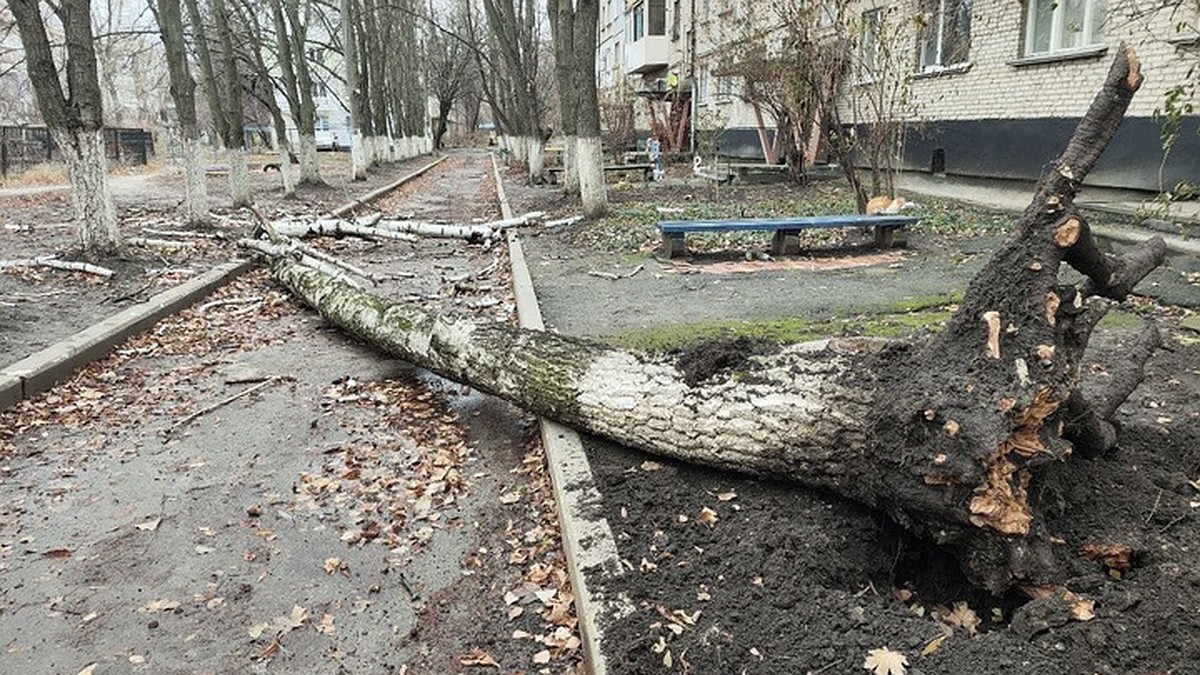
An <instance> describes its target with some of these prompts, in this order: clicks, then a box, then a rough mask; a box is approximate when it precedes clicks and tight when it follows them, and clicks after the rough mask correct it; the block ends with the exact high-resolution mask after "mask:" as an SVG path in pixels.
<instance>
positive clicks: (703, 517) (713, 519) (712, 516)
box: [696, 506, 717, 527]
mask: <svg viewBox="0 0 1200 675" xmlns="http://www.w3.org/2000/svg"><path fill="white" fill-rule="evenodd" d="M696 520H697V521H699V522H701V523H704V524H705V525H707V526H709V527H712V526H713V525H716V524H717V512H716V511H713V510H712V509H710V508H708V507H707V506H706V507H704V508H702V509H700V515H698V516H696Z"/></svg>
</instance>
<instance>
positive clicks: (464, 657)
mask: <svg viewBox="0 0 1200 675" xmlns="http://www.w3.org/2000/svg"><path fill="white" fill-rule="evenodd" d="M458 663H459V665H463V666H476V667H485V668H499V667H500V664H499V663H496V659H494V658H492V655H491V654H489V653H487V652H485V651H483V650H482V649H474V650H471V651H470V652H468V653H466V654H461V655H459V657H458Z"/></svg>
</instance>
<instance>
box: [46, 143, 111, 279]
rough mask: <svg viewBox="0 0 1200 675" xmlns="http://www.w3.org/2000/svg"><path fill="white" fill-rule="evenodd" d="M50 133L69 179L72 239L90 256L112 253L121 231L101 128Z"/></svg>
mask: <svg viewBox="0 0 1200 675" xmlns="http://www.w3.org/2000/svg"><path fill="white" fill-rule="evenodd" d="M53 133H54V142H55V143H57V144H58V148H59V150H60V151H61V152H62V156H63V161H64V162H65V163H66V165H67V176H68V178H69V179H70V181H71V195H72V199H71V203H72V205H73V206H74V207H75V222H76V229H75V234H76V241H78V242H79V246H80V248H82V249H83V250H84V251H85V252H87V253H88V255H90V256H97V255H110V254H113V253H116V252H117V251H118V250H119V249H120V246H121V235H120V233H119V232H118V231H117V211H116V208H115V207H114V205H113V199H112V192H111V191H110V190H109V187H108V160H107V159H106V158H105V155H104V132H102V131H100V130H98V129H97V130H95V131H84V130H76V131H74V132H72V131H66V130H60V129H54V130H53Z"/></svg>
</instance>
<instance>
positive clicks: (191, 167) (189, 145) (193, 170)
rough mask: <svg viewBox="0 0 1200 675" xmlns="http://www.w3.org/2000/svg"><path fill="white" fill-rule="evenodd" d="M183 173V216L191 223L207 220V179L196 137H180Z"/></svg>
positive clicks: (201, 222) (201, 152) (199, 144)
mask: <svg viewBox="0 0 1200 675" xmlns="http://www.w3.org/2000/svg"><path fill="white" fill-rule="evenodd" d="M180 146H181V148H182V150H183V157H182V159H183V174H184V183H183V188H184V200H183V206H184V218H185V220H186V222H188V223H189V224H192V225H201V224H204V223H207V222H208V219H209V216H208V179H207V178H206V177H205V174H204V146H203V145H201V143H200V139H198V138H181V139H180Z"/></svg>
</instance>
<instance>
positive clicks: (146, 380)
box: [0, 153, 579, 674]
mask: <svg viewBox="0 0 1200 675" xmlns="http://www.w3.org/2000/svg"><path fill="white" fill-rule="evenodd" d="M427 161H428V160H427V159H418V160H415V162H411V163H409V164H410V166H409V167H407V168H406V167H393V168H390V169H388V170H387V171H386V172H384V171H381V172H379V174H380V175H377V176H375V178H373V180H372V183H373V184H383V183H385V182H389V181H390V180H392V179H394V178H395V177H397V176H398V175H402V174H404V173H407V172H408V170H411V166H412V165H413V164H418V165H421V164H424V163H426V162H427ZM489 168H490V164H488V163H487V156H486V155H484V154H481V153H464V154H460V155H456V156H453V157H451V158H450V159H448V160H447V161H446V162H445V163H444V164H443V165H441V166H439V167H438V168H437V169H436V170H435V171H434V172H431V173H430V174H429V175H427V176H424V177H422V178H420V179H418V180H417V181H416V182H414V183H412V184H410V185H408V186H406V187H405V188H403V189H401V190H399V191H397V192H396V193H395V194H393V195H391V196H389V197H388V198H386V199H383V200H381V201H380V202H378V203H376V204H374V205H373V208H375V209H378V210H381V211H385V212H387V213H390V214H401V213H403V214H412V215H416V216H419V217H422V218H437V219H447V220H450V221H458V222H470V221H472V220H477V219H478V220H487V219H491V218H494V217H495V216H496V215H497V214H498V204H497V202H496V199H495V193H494V190H493V186H492V182H491V176H490V172H489V170H488V169H489ZM369 187H370V186H369V185H368V186H363V190H364V191H365V189H367V188H369ZM355 189H356V192H357V191H358V186H355ZM335 192H336V190H334V189H332V188H329V189H321V190H317V191H316V194H315V195H308V196H305V197H303V198H302V200H300V201H296V202H293V201H287V202H279V203H273V202H271V197H270V193H266V194H261V193H260V194H259V195H258V201H259V203H260V204H264V205H265V206H266V208H268V210H272V209H273V210H274V212H276V213H278V212H281V211H287V212H292V213H301V212H304V211H306V210H307V212H309V213H314V214H315V213H316V212H317V211H318V210H327V209H328V207H329V206H332V205H333V204H332V203H331V202H340V201H342V199H341V195H336V194H335ZM39 208H42V207H39ZM44 213H45V212H44V211H39V210H35V211H33V212H32V213H31V214H29V215H26V216H23V215H21V214H20V213H18V212H14V211H9V212H8V217H9V218H10V219H14V220H16V221H17V222H28V221H26V219H27V218H29V219H32V218H33V217H35V216H38V215H39V214H44ZM126 215H127V217H128V212H127V214H126ZM154 217H155V218H160V219H163V220H169V219H170V218H171V217H172V216H171V211H170V210H165V211H162V212H158V213H156V214H155V216H154ZM230 217H231V218H234V217H243V218H244V217H245V215H244V214H241V215H238V214H230ZM126 222H127V223H128V222H129V221H128V220H127V221H126ZM24 232H25V231H21V233H24ZM51 232H56V231H51ZM35 233H37V234H42V233H40V232H39V231H35ZM51 236H52V235H51V234H46V239H37V240H30V241H28V242H26V243H27V244H28V245H29V246H31V247H32V246H35V245H37V246H41V245H43V244H45V243H46V242H49V241H59V240H58V239H52V238H51ZM315 244H316V245H318V246H320V247H323V248H325V249H326V250H327V251H329V252H331V253H335V254H336V255H338V256H339V257H342V258H344V259H347V260H352V261H354V262H355V263H356V264H358V265H359V266H361V267H364V268H366V269H368V270H370V271H371V272H373V273H376V274H378V275H380V276H381V277H383V282H382V283H381V284H380V285H379V286H378V287H377V288H376V290H377V291H378V292H380V293H381V294H384V295H386V296H388V297H394V298H404V299H408V300H410V301H413V302H418V303H421V304H423V305H425V306H427V307H430V308H433V309H439V310H453V311H461V312H468V313H472V314H476V315H478V316H482V317H487V318H491V319H496V320H510V319H511V318H512V298H511V296H510V294H509V291H508V286H509V284H508V273H507V260H506V258H505V252H504V250H503V247H497V248H487V249H485V248H483V247H480V246H475V245H470V246H469V245H467V244H466V243H465V242H459V241H451V240H425V241H422V242H420V243H418V244H409V243H402V242H399V243H398V242H363V241H359V240H355V239H340V240H334V239H321V240H317V241H316V242H315ZM214 248H215V249H216V250H214V251H213V255H212V257H213V258H214V259H226V258H228V256H230V255H232V250H227V249H225V248H218V247H214ZM172 262H173V264H175V265H181V266H182V265H186V266H187V267H189V268H191V267H195V268H200V267H201V264H202V263H204V262H207V258H192V259H182V260H180V261H178V262H176V261H172ZM53 274H56V275H64V277H65V278H60V277H57V276H52V275H51V274H50V273H48V274H46V275H45V276H44V277H33V276H26V275H17V276H15V277H14V278H9V279H5V280H4V283H5V284H8V285H12V284H19V288H20V289H21V290H20V291H19V292H21V293H23V294H25V295H28V296H29V297H30V298H31V299H30V300H28V301H25V300H20V301H18V302H20V303H21V304H20V305H19V307H20V308H21V309H23V310H24V309H28V310H29V311H31V312H34V311H36V312H48V311H60V312H63V313H64V314H68V315H71V316H70V317H69V318H70V319H71V320H77V321H79V322H81V323H82V324H87V323H89V322H90V321H91V320H92V319H91V317H92V314H93V313H94V312H97V311H100V312H101V313H102V312H103V310H107V309H108V305H106V304H103V303H99V302H96V303H88V302H83V301H81V299H84V298H95V297H99V296H101V295H102V294H104V293H112V292H114V291H113V289H112V287H109V286H106V285H105V284H101V283H97V282H95V281H92V280H88V279H83V278H79V276H78V275H75V274H70V273H62V272H56V273H53ZM120 274H121V273H120V272H119V275H120ZM141 274H142V272H140V271H139V272H136V277H137V278H138V281H141ZM130 276H131V277H132V276H135V274H134V273H133V272H131V273H130ZM464 279H469V284H468V283H465V282H464ZM117 281H120V276H118V279H117ZM109 283H112V282H109ZM8 287H10V286H6V288H8ZM62 288H66V289H68V290H69V293H70V295H69V297H70V299H71V301H69V302H64V303H63V304H61V305H58V306H49V307H48V303H47V302H46V298H57V297H58V296H57V295H45V294H46V293H47V292H49V291H53V290H58V289H62ZM62 295H64V296H67V293H63V294H62ZM5 297H8V296H5ZM14 304H15V303H14ZM11 309H12V308H11V307H5V308H3V310H2V311H4V312H8V311H10V310H11ZM35 325H36V324H35ZM69 325H71V324H70V323H69V322H68V321H64V322H61V323H60V324H55V325H52V326H41V325H37V327H36V328H35V329H33V330H30V331H25V332H10V329H9V328H7V327H6V328H5V330H4V332H3V334H5V335H8V336H9V337H11V338H12V342H15V343H19V345H21V346H19V347H15V348H13V353H14V354H17V355H20V353H21V351H22V350H26V351H30V350H32V349H34V348H36V347H37V346H39V344H38V343H39V341H40V340H46V341H50V340H53V339H56V335H57V332H58V331H60V330H65V328H63V327H64V326H69ZM39 331H40V332H39ZM239 395H240V396H239ZM235 396H239V397H238V398H236V399H235V398H234V397H235ZM535 431H536V426H535V425H534V424H533V420H532V419H530V418H529V417H527V416H526V415H524V414H523V413H521V412H520V411H518V410H515V409H513V408H511V407H510V406H508V405H506V404H504V403H501V402H499V401H497V400H495V399H492V398H489V397H485V396H481V395H479V394H477V393H475V392H472V391H470V390H469V389H464V388H461V387H459V386H457V385H451V384H449V383H447V382H445V381H443V380H440V379H438V378H434V377H431V376H430V375H428V374H427V373H424V372H421V371H415V370H414V369H412V368H411V367H410V366H408V365H406V364H404V363H402V362H398V361H395V360H392V359H389V358H386V357H384V356H381V355H379V354H378V353H375V352H374V351H372V350H370V349H368V348H366V347H365V346H363V345H360V344H357V343H354V342H352V341H350V340H348V339H346V338H345V337H343V336H342V334H341V333H340V332H338V331H337V330H335V329H332V328H331V327H330V326H328V325H327V324H325V323H324V322H323V321H322V320H321V319H320V318H319V317H318V316H317V315H315V314H314V313H313V312H311V311H309V310H307V309H305V308H302V307H301V306H299V305H298V304H297V303H296V302H295V301H294V300H292V299H291V298H290V297H289V296H288V295H287V294H286V292H284V291H283V290H282V289H280V288H279V287H278V286H276V285H275V284H273V283H272V282H271V281H270V279H269V277H268V276H267V275H266V273H265V271H257V272H253V273H250V274H248V275H247V276H245V277H244V278H242V279H240V280H238V281H236V282H234V283H233V284H231V285H230V286H228V287H226V288H224V289H221V290H220V291H218V292H217V293H216V294H214V295H213V296H212V297H211V298H208V299H205V300H203V301H200V302H199V303H197V305H196V306H194V307H192V308H190V309H188V310H186V311H184V312H182V313H180V314H179V315H177V316H174V317H170V318H168V319H166V320H164V321H162V322H160V323H159V324H158V325H157V326H156V327H155V328H153V329H151V330H150V331H148V332H147V333H145V334H143V335H141V336H138V337H136V338H134V339H132V340H130V341H129V342H127V343H126V344H123V345H121V346H119V347H118V348H117V349H116V351H115V352H114V354H113V355H112V356H110V357H108V358H106V359H104V360H102V361H99V362H97V363H95V364H92V365H91V366H89V367H87V368H86V369H85V370H84V371H82V372H81V373H79V374H78V375H77V376H76V377H75V378H73V379H72V380H71V381H69V382H67V383H64V384H63V385H60V386H58V387H56V388H54V389H53V390H51V391H50V392H47V393H46V394H44V395H41V396H39V397H36V398H34V399H31V400H30V401H27V402H25V403H22V404H20V405H19V406H18V407H17V408H15V409H13V410H10V411H7V412H3V413H0V505H2V506H0V579H2V580H3V583H0V672H5V673H9V672H12V673H18V672H19V673H33V674H39V673H46V674H52V673H55V674H57V673H71V674H74V673H81V672H86V673H92V674H100V673H138V672H141V673H156V674H157V673H251V672H296V673H451V672H471V671H479V670H485V671H486V670H493V669H495V668H497V667H498V668H502V669H503V671H504V672H530V673H532V672H555V673H561V672H572V671H573V670H574V669H575V668H576V666H577V663H578V661H579V649H578V647H579V641H578V637H577V635H576V633H575V630H574V626H575V618H574V614H573V602H572V596H571V592H570V588H569V585H568V583H567V580H566V570H565V562H564V560H563V559H562V553H561V547H560V546H559V543H558V529H557V528H558V525H557V520H556V518H555V517H554V510H553V500H552V497H551V493H550V486H549V483H548V478H547V474H546V473H545V470H544V467H543V464H542V460H541V452H540V446H539V445H538V443H537V440H536V434H535ZM493 664H494V665H493Z"/></svg>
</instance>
